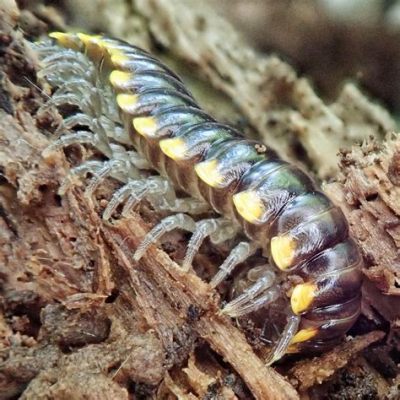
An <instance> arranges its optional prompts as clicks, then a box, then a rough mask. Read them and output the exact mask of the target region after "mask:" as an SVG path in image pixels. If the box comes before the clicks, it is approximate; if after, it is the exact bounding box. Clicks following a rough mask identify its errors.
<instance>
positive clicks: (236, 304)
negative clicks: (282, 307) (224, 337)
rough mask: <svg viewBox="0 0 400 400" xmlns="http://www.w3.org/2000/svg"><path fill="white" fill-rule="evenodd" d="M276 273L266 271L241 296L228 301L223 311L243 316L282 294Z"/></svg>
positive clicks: (230, 314)
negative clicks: (276, 282)
mask: <svg viewBox="0 0 400 400" xmlns="http://www.w3.org/2000/svg"><path fill="white" fill-rule="evenodd" d="M275 278H276V276H275V273H274V272H273V271H271V270H268V271H266V273H265V274H264V276H262V277H261V278H260V279H259V280H258V281H257V282H256V283H254V284H253V285H251V286H250V287H249V288H247V289H246V290H245V291H244V292H243V293H242V294H241V295H240V296H238V297H236V299H234V300H232V301H231V302H230V303H228V304H227V305H226V306H225V307H224V308H223V309H222V313H223V314H227V315H229V316H230V317H233V318H235V317H241V316H243V315H246V314H249V313H251V312H254V311H257V310H259V309H260V308H262V307H264V306H265V305H267V304H269V303H271V302H272V301H275V300H276V299H277V298H278V297H279V295H280V289H279V286H278V285H276V284H274V283H275Z"/></svg>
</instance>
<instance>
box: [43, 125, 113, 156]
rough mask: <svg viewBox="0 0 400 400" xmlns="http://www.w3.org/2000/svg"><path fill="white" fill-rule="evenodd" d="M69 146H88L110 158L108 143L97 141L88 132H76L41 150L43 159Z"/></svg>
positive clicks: (96, 138)
mask: <svg viewBox="0 0 400 400" xmlns="http://www.w3.org/2000/svg"><path fill="white" fill-rule="evenodd" d="M71 144H90V145H92V146H93V147H95V148H96V149H98V150H99V151H101V152H102V153H103V154H104V155H106V156H107V157H109V158H111V156H112V150H111V148H110V146H109V144H108V143H105V142H104V141H101V140H99V138H98V137H97V135H94V134H93V133H91V132H89V131H77V132H74V133H71V134H68V135H64V136H62V137H60V138H59V139H57V140H56V141H55V142H53V143H52V144H51V145H50V146H48V147H47V148H46V149H44V150H43V153H42V154H43V157H47V156H49V155H50V154H51V153H52V152H53V151H57V150H61V149H63V148H64V147H67V146H70V145H71Z"/></svg>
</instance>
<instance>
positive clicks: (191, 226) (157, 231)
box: [133, 214, 196, 261]
mask: <svg viewBox="0 0 400 400" xmlns="http://www.w3.org/2000/svg"><path fill="white" fill-rule="evenodd" d="M195 228H196V223H195V222H194V220H193V219H192V218H191V217H189V216H188V215H186V214H176V215H171V216H169V217H167V218H164V219H163V220H162V221H161V222H160V223H159V224H157V225H156V226H155V227H154V228H153V229H152V230H151V231H150V232H149V233H148V234H147V235H146V236H145V238H144V239H143V242H142V243H141V244H140V245H139V247H138V248H137V250H136V252H135V254H134V255H133V258H134V260H135V261H138V260H140V258H141V257H142V256H143V255H144V253H145V252H146V251H147V249H148V248H149V247H150V246H151V245H152V244H153V243H154V242H156V241H157V240H158V239H159V238H160V237H161V236H162V235H164V234H165V233H167V232H170V231H172V230H174V229H183V230H185V231H190V232H193V231H194V230H195Z"/></svg>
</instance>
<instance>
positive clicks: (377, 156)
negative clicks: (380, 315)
mask: <svg viewBox="0 0 400 400" xmlns="http://www.w3.org/2000/svg"><path fill="white" fill-rule="evenodd" d="M341 157H342V158H341V175H339V176H338V181H337V182H334V183H330V184H327V185H326V186H325V187H324V190H325V192H326V193H327V194H328V195H329V196H330V197H331V198H332V199H333V200H334V201H335V202H336V203H338V204H340V205H341V206H342V209H343V210H344V211H345V214H346V217H347V219H348V221H349V222H350V226H351V231H352V234H353V235H354V237H355V238H356V240H357V242H358V243H359V245H360V247H361V250H362V251H363V255H364V258H365V259H366V261H367V263H366V268H365V269H364V273H365V275H366V276H367V277H368V279H369V280H371V281H372V282H373V283H374V284H375V286H376V287H378V288H379V289H380V290H381V291H382V292H383V293H385V294H387V295H395V296H399V295H400V289H399V285H400V258H399V254H400V203H399V198H400V185H399V182H398V178H397V177H398V176H399V174H400V172H399V171H400V169H399V163H398V159H399V157H400V136H399V135H392V136H390V137H388V138H387V140H386V141H385V142H383V143H378V142H377V141H375V140H371V141H368V142H366V143H365V144H364V145H363V146H361V147H353V150H352V151H348V152H343V153H342V155H341ZM397 315H398V316H400V314H398V313H397Z"/></svg>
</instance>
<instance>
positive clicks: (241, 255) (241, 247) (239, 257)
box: [210, 242, 258, 287]
mask: <svg viewBox="0 0 400 400" xmlns="http://www.w3.org/2000/svg"><path fill="white" fill-rule="evenodd" d="M257 248H258V246H257V245H255V244H253V243H248V242H240V243H239V244H238V245H237V246H236V247H234V248H233V249H232V251H231V252H230V253H229V255H228V257H227V258H226V259H225V261H224V262H223V263H222V265H221V266H220V267H219V269H218V272H217V273H216V274H215V276H214V277H213V278H212V280H211V282H210V285H211V286H212V287H216V286H218V285H219V284H220V283H221V282H222V281H223V280H225V279H226V278H227V277H228V276H229V275H230V274H231V273H232V271H233V270H234V269H235V267H236V266H237V265H238V264H240V263H242V262H243V261H245V260H246V259H247V258H248V257H250V256H251V255H253V254H254V253H255V252H256V250H257Z"/></svg>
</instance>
